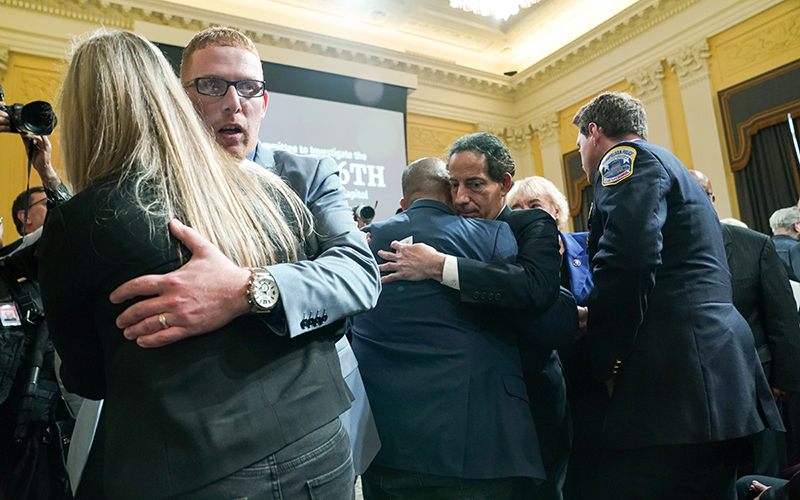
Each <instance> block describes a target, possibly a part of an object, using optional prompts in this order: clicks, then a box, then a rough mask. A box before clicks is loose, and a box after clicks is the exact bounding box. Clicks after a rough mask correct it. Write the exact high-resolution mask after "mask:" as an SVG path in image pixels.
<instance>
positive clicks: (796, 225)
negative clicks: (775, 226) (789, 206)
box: [792, 222, 800, 233]
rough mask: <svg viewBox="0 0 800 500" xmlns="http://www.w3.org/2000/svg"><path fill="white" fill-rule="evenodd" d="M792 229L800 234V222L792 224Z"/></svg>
mask: <svg viewBox="0 0 800 500" xmlns="http://www.w3.org/2000/svg"><path fill="white" fill-rule="evenodd" d="M792 229H793V230H794V232H795V233H800V222H792Z"/></svg>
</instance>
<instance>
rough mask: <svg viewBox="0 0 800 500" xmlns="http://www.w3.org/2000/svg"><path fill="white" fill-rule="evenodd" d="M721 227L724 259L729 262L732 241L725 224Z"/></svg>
mask: <svg viewBox="0 0 800 500" xmlns="http://www.w3.org/2000/svg"><path fill="white" fill-rule="evenodd" d="M721 226H722V241H723V242H724V243H725V259H726V260H727V261H728V262H730V261H731V252H733V240H732V239H731V234H730V231H729V230H728V228H727V227H725V224H721Z"/></svg>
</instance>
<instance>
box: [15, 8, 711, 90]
mask: <svg viewBox="0 0 800 500" xmlns="http://www.w3.org/2000/svg"><path fill="white" fill-rule="evenodd" d="M698 1H700V0H659V1H658V2H657V3H656V4H655V5H653V6H651V7H648V8H646V9H645V10H644V11H642V12H641V13H639V14H636V15H633V16H632V17H630V18H629V19H628V20H627V21H625V22H622V23H620V24H618V25H616V26H615V27H613V28H612V29H610V30H608V31H606V32H605V33H603V34H601V35H599V36H597V37H595V38H594V39H592V40H589V41H587V42H585V43H583V44H582V45H580V46H579V47H576V48H574V49H573V50H572V51H571V52H569V53H568V54H565V55H563V56H561V57H560V58H558V59H557V60H555V61H553V62H550V63H549V64H546V65H544V66H543V67H541V66H542V65H539V64H537V65H534V66H533V67H532V71H531V74H530V76H528V77H527V78H524V79H522V80H520V81H517V82H515V83H514V84H513V85H511V84H510V83H503V78H505V77H503V76H500V75H494V74H490V73H485V72H481V71H477V70H472V69H470V68H465V67H463V66H459V65H456V64H452V63H447V62H442V61H440V60H436V59H434V58H431V57H426V56H424V55H417V54H408V53H402V52H398V51H393V50H389V49H381V48H377V47H372V46H369V45H365V44H359V43H355V42H348V41H345V40H341V39H336V38H327V39H326V38H321V37H319V36H317V35H315V34H313V33H306V32H302V31H298V30H291V29H288V28H282V27H279V26H274V25H269V24H259V25H258V29H257V30H254V29H252V26H253V23H252V22H251V21H249V20H247V19H244V18H231V19H232V20H233V21H231V22H228V20H227V19H226V24H229V25H232V26H233V27H236V28H238V29H241V30H242V31H243V32H244V33H246V34H247V35H248V36H250V37H251V38H252V39H253V41H255V42H256V43H262V44H266V45H272V46H277V47H281V48H286V49H289V50H297V51H301V52H308V53H312V54H318V55H320V56H325V57H332V58H335V59H342V60H346V61H352V62H356V63H360V64H364V65H368V66H377V67H381V68H388V69H393V70H396V71H403V72H407V73H412V74H416V75H417V76H418V77H419V79H420V81H421V82H424V83H425V84H429V85H433V86H436V87H440V88H449V89H453V90H457V91H459V92H467V93H470V94H475V95H481V96H488V97H493V98H498V99H503V100H510V101H514V100H516V99H518V98H521V97H524V96H526V95H528V94H530V93H532V92H534V91H535V90H537V89H540V88H542V87H545V86H546V85H549V84H550V83H553V82H555V81H556V80H558V79H560V78H562V77H563V76H565V75H567V74H568V73H570V72H572V71H574V70H576V69H578V68H579V67H581V66H583V65H585V64H587V63H588V62H590V61H592V60H594V59H596V58H598V57H600V56H601V55H603V54H605V53H606V52H608V51H610V50H612V49H614V48H615V47H618V46H619V45H621V44H623V43H625V42H627V41H629V40H631V39H633V38H634V37H636V36H638V35H640V34H641V33H643V32H645V31H647V30H648V29H650V28H652V27H653V26H655V25H657V24H658V23H661V22H663V21H664V20H666V19H668V18H670V17H672V16H674V15H675V14H677V13H679V12H681V11H682V10H684V9H686V8H687V7H689V6H690V5H692V4H694V3H695V2H698ZM123 2H125V3H123ZM322 3H326V2H324V1H323V2H322ZM0 5H6V6H10V7H15V8H20V9H25V10H30V11H35V12H41V13H44V14H49V15H53V16H60V17H65V18H69V19H77V20H81V21H85V22H90V23H94V24H102V25H104V26H107V27H115V28H125V29H132V28H133V25H134V22H135V21H144V22H148V23H152V24H159V25H164V26H169V27H175V28H182V29H186V30H190V31H200V30H202V29H205V28H207V27H209V26H212V25H214V24H218V22H219V21H217V23H214V22H211V21H210V19H211V18H215V19H217V20H218V19H219V15H215V14H212V13H208V12H205V11H200V10H196V11H191V13H190V14H189V15H191V16H197V17H200V18H201V19H199V20H198V19H194V18H188V17H185V16H183V15H179V14H178V13H177V11H176V12H173V13H170V12H167V10H168V9H171V8H173V9H178V8H177V7H174V6H172V5H169V4H161V3H157V2H153V3H149V2H147V3H145V2H137V1H135V0H134V1H130V2H128V0H121V1H118V2H112V1H110V0H28V1H25V0H0ZM141 5H153V6H154V7H155V8H157V9H158V10H155V8H153V9H151V8H143V7H141ZM179 12H183V13H185V12H186V9H185V8H184V9H183V10H180V11H179ZM236 22H238V23H239V26H236ZM417 28H420V27H419V26H417ZM450 36H451V37H452V36H453V34H450ZM457 38H458V37H457ZM320 40H323V42H320ZM459 40H461V43H465V44H467V45H470V44H471V45H473V46H474V47H477V46H479V45H480V43H482V41H481V39H480V38H478V37H474V36H469V37H468V38H463V37H461V38H459ZM537 68H540V69H537ZM511 81H513V80H509V82H511Z"/></svg>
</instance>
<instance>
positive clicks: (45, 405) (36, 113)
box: [0, 87, 74, 500]
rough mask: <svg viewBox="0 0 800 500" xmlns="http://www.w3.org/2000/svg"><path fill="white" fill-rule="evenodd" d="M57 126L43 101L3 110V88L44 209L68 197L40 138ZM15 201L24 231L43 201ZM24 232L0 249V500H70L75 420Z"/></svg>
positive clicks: (4, 113) (30, 239)
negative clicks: (69, 448)
mask: <svg viewBox="0 0 800 500" xmlns="http://www.w3.org/2000/svg"><path fill="white" fill-rule="evenodd" d="M55 123H56V120H55V115H54V114H53V112H52V108H51V107H50V105H49V104H47V103H45V102H42V101H37V102H33V103H30V104H27V105H22V104H14V105H12V106H6V104H5V102H3V92H2V87H0V133H2V132H10V133H19V134H20V136H21V138H22V141H23V144H24V146H25V149H26V153H27V156H28V160H29V169H30V168H31V167H32V168H35V169H36V171H37V172H38V173H39V176H40V178H41V180H42V184H43V185H44V192H45V194H46V196H47V203H48V205H50V204H51V203H57V202H58V201H61V200H63V199H65V198H66V197H68V194H67V191H66V188H65V187H64V186H63V185H62V183H61V181H60V180H59V178H58V175H57V174H56V172H55V170H54V169H53V167H52V165H51V161H50V153H51V144H50V141H49V140H48V139H47V137H46V136H45V135H46V134H49V133H51V132H52V131H53V127H55ZM34 132H35V133H38V134H41V135H35V134H34ZM28 174H29V175H30V170H29V172H28ZM40 189H41V188H40ZM20 199H22V200H24V206H23V207H21V209H20V210H15V213H14V217H15V218H17V216H18V214H17V212H23V215H22V219H23V220H22V222H23V227H24V226H25V221H29V220H33V219H38V217H32V213H31V208H32V205H33V204H34V203H36V206H35V207H33V208H34V209H35V210H39V211H42V208H43V207H42V206H41V204H43V203H45V201H44V198H43V197H42V194H41V191H40V190H35V189H34V190H26V191H24V192H23V193H22V194H21V195H20ZM17 205H19V204H17ZM29 224H30V223H29ZM27 229H30V227H29V228H27ZM27 229H23V230H22V231H20V233H21V234H23V237H22V238H20V239H19V240H18V241H17V242H14V243H13V244H12V245H8V246H7V247H5V248H3V252H2V255H3V256H4V257H3V258H0V308H2V318H1V319H2V321H1V322H0V449H2V450H3V452H2V453H0V498H2V499H5V498H14V499H15V500H16V499H20V500H26V499H33V498H37V499H51V500H62V499H70V498H72V495H71V492H70V490H69V483H68V480H67V474H66V470H65V467H64V458H65V446H66V444H67V443H68V442H69V434H70V432H71V427H72V424H73V422H74V420H73V419H72V418H71V417H70V416H69V414H68V412H67V410H66V407H65V406H64V404H63V402H62V399H61V397H60V396H61V395H60V392H59V390H58V384H57V382H56V376H55V366H54V356H55V354H54V350H53V345H52V343H51V342H50V339H49V334H48V330H47V323H46V321H45V319H44V315H43V312H42V308H41V301H40V299H39V288H38V282H37V280H36V275H37V269H36V261H35V259H34V257H33V252H34V250H35V243H36V241H37V240H38V237H39V235H40V234H41V231H28V230H27ZM26 233H29V234H26ZM6 255H8V256H7V257H5V256H6Z"/></svg>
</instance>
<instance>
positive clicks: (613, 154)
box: [600, 146, 636, 186]
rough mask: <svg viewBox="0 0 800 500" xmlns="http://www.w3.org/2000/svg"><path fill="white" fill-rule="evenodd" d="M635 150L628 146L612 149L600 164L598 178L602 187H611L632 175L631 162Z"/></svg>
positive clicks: (634, 156) (634, 157)
mask: <svg viewBox="0 0 800 500" xmlns="http://www.w3.org/2000/svg"><path fill="white" fill-rule="evenodd" d="M635 159H636V150H635V149H633V148H632V147H630V146H620V147H618V148H614V149H612V150H611V151H609V152H608V153H606V155H605V156H604V157H603V161H602V162H600V176H601V178H602V181H603V186H613V185H614V184H617V183H619V182H621V181H623V180H625V179H627V178H628V177H630V176H631V175H632V174H633V161H634V160H635Z"/></svg>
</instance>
